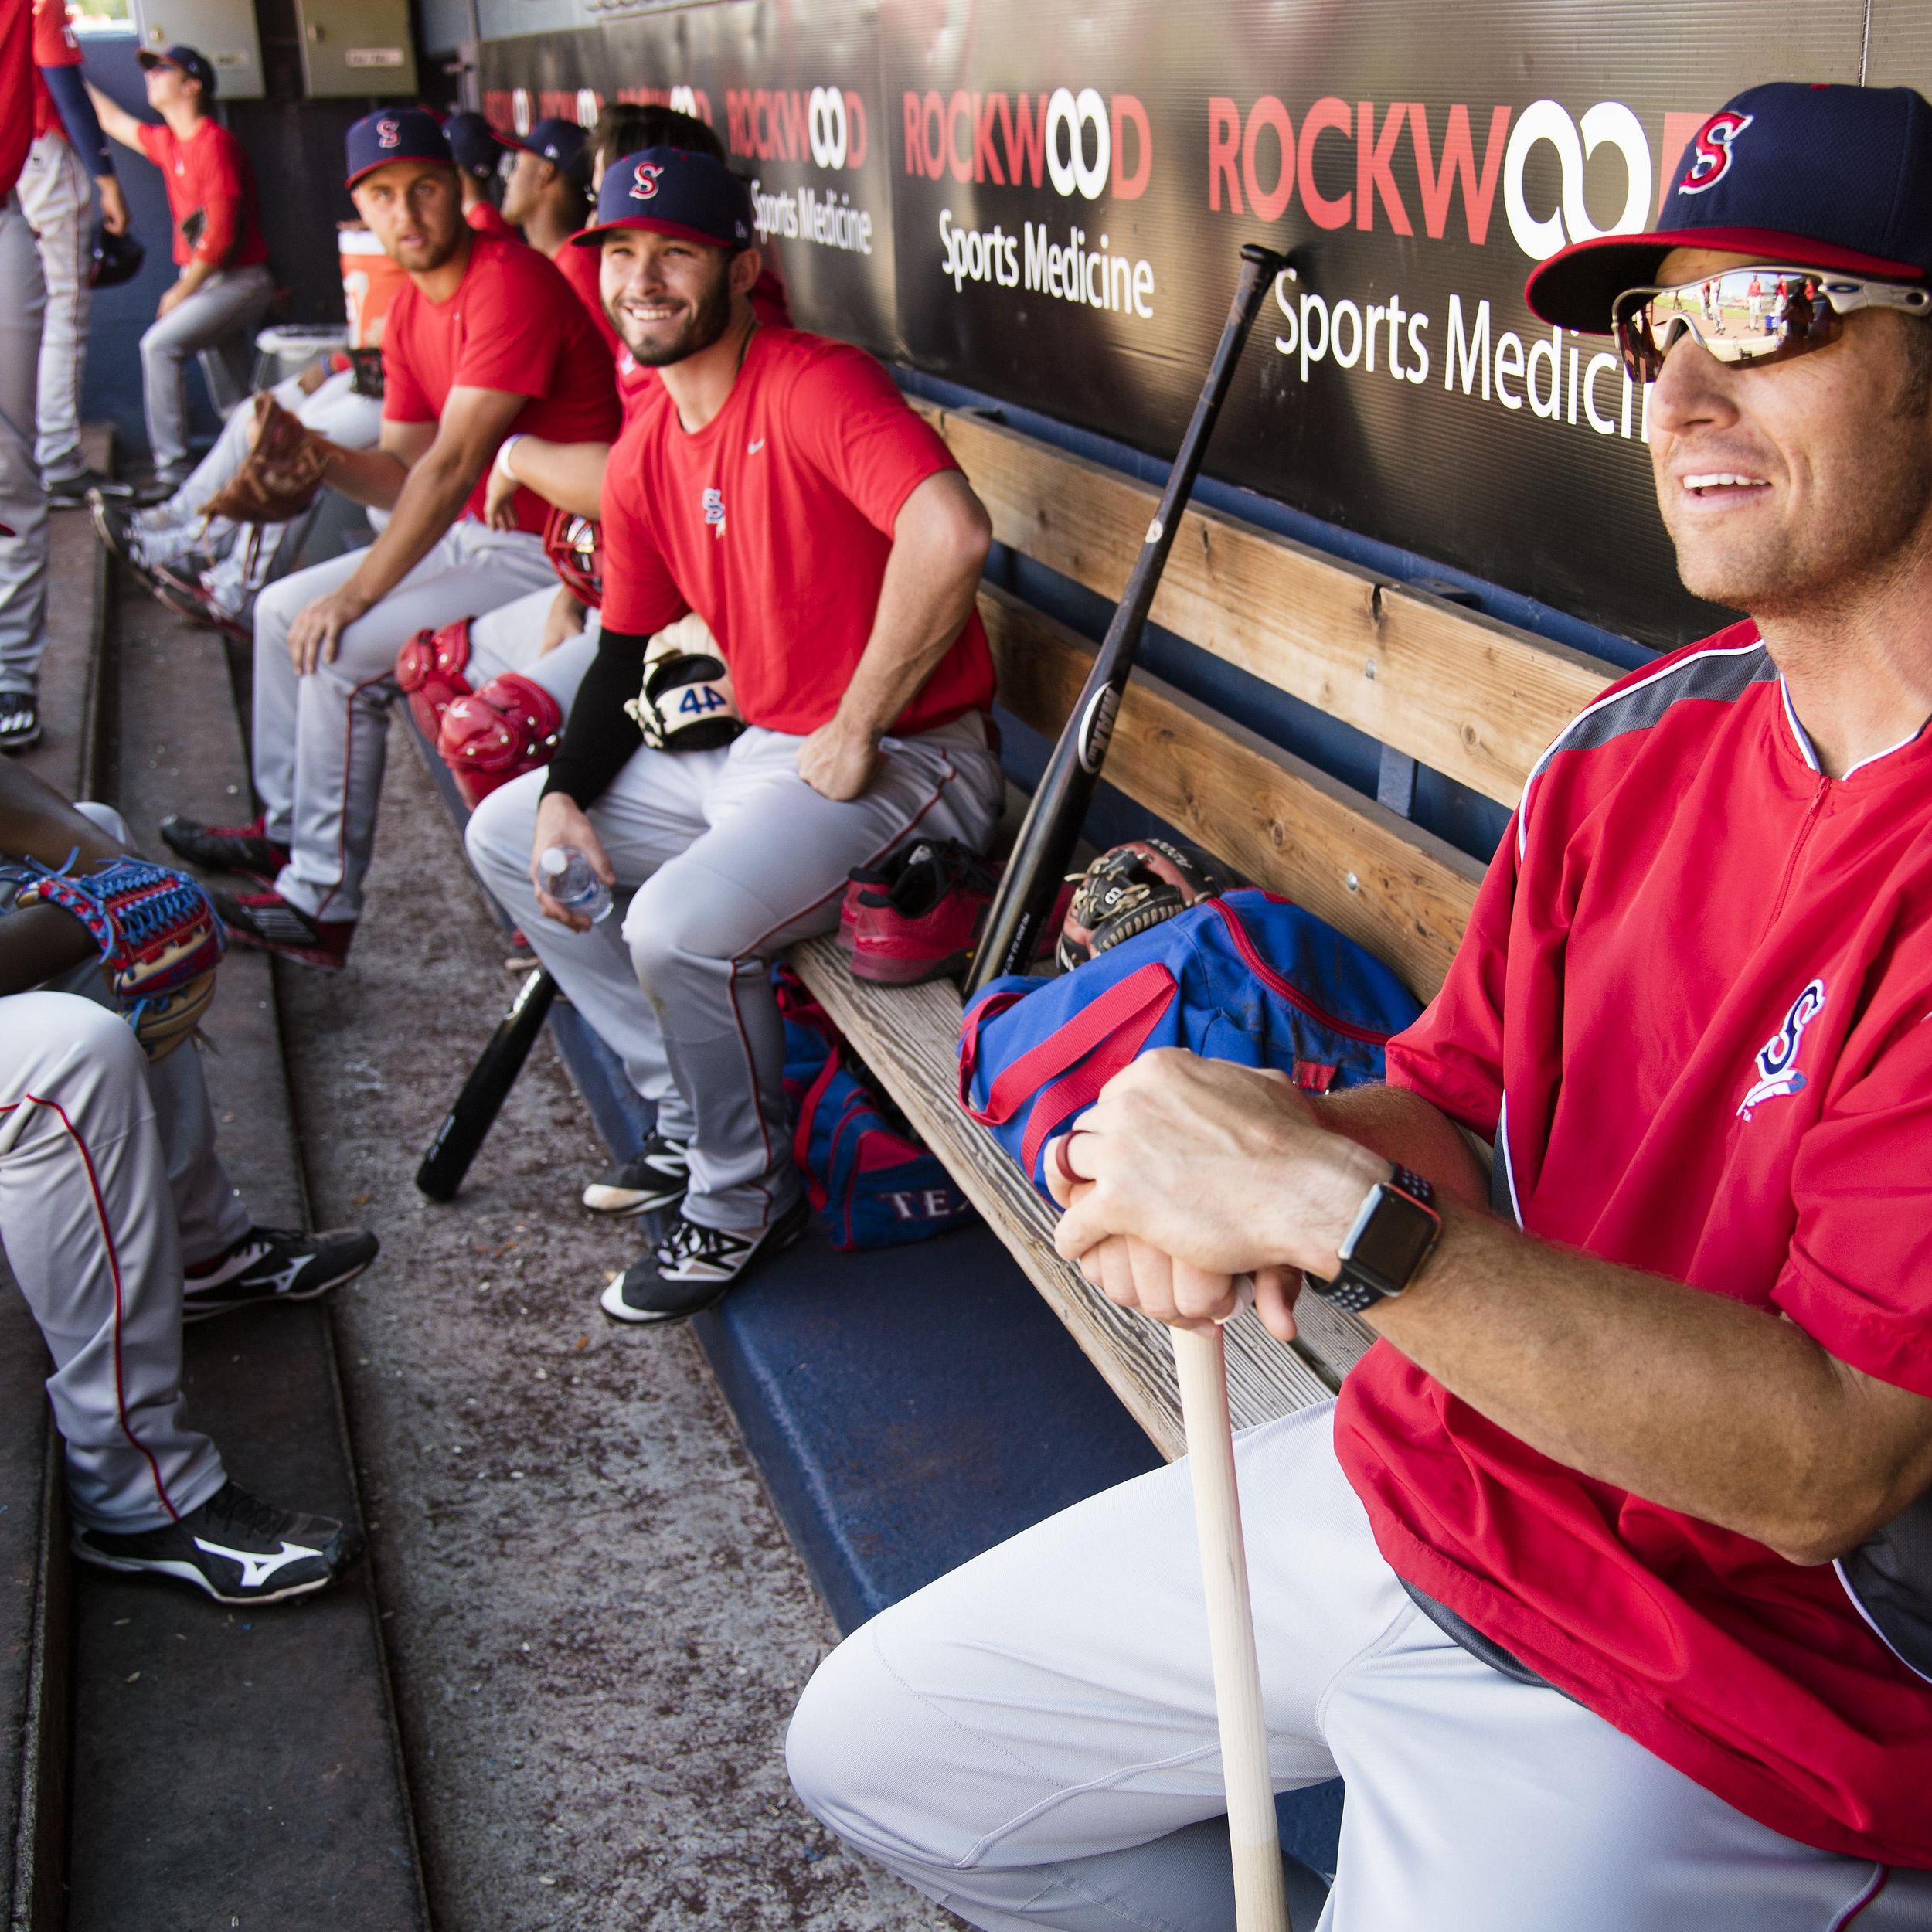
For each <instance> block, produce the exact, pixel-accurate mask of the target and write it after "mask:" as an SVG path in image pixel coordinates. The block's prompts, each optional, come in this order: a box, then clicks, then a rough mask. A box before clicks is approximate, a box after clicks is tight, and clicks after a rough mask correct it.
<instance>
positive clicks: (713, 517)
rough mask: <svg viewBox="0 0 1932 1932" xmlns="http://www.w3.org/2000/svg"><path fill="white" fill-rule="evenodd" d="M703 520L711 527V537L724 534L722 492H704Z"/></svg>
mask: <svg viewBox="0 0 1932 1932" xmlns="http://www.w3.org/2000/svg"><path fill="white" fill-rule="evenodd" d="M704 520H705V521H706V522H707V523H708V524H709V525H710V526H711V534H712V535H713V536H723V535H724V533H725V512H724V492H723V490H706V492H705V493H704Z"/></svg>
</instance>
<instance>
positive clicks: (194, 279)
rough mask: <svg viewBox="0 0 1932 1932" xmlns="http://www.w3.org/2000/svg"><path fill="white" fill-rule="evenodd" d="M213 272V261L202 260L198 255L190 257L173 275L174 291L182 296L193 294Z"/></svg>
mask: <svg viewBox="0 0 1932 1932" xmlns="http://www.w3.org/2000/svg"><path fill="white" fill-rule="evenodd" d="M214 272H215V264H214V263H213V262H209V261H203V260H202V258H201V257H199V255H196V256H192V257H189V260H187V261H185V262H184V263H183V264H182V269H181V273H180V274H179V275H177V276H176V277H175V294H177V295H178V296H179V297H182V298H186V297H188V296H189V295H192V294H194V292H195V291H196V289H198V288H199V287H201V286H202V284H204V283H205V282H206V281H207V280H208V278H209V276H211V275H212V274H214Z"/></svg>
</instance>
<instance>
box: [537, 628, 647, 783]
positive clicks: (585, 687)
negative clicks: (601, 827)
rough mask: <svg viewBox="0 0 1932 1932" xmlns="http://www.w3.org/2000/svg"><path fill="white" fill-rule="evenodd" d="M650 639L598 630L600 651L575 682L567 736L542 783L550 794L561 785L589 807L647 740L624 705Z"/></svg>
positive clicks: (634, 691)
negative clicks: (579, 680)
mask: <svg viewBox="0 0 1932 1932" xmlns="http://www.w3.org/2000/svg"><path fill="white" fill-rule="evenodd" d="M650 641H651V640H650V639H649V638H648V637H642V636H639V635H637V634H634V633H633V632H631V631H610V630H607V631H604V632H603V633H602V634H600V636H599V638H598V639H597V655H596V656H595V657H594V658H592V659H591V661H590V669H589V670H588V671H587V672H585V673H584V674H583V683H581V684H580V685H578V686H577V697H576V699H575V701H574V702H573V703H572V705H571V706H570V717H569V719H567V720H566V723H565V724H564V727H563V743H562V744H560V746H558V747H557V754H556V757H554V758H553V759H552V760H550V775H549V777H548V778H546V780H545V781H544V783H543V794H544V796H545V797H546V798H548V797H549V794H551V793H552V792H553V791H560V792H563V794H566V796H567V797H569V798H574V799H575V800H576V801H577V803H578V804H580V805H582V806H583V807H584V808H586V809H588V808H590V806H591V805H593V804H595V803H596V802H597V800H598V799H600V798H602V797H603V796H604V792H605V790H606V789H607V787H608V786H609V784H610V783H611V780H612V779H613V778H614V777H616V776H617V774H618V773H619V772H620V771H621V770H623V769H624V765H625V764H626V763H627V761H628V760H629V758H630V756H631V753H632V752H634V751H635V750H637V748H638V746H639V745H641V744H642V743H644V734H643V733H642V732H641V731H640V730H638V727H637V725H636V724H635V723H634V721H633V720H632V719H631V714H630V713H628V711H626V710H625V709H624V703H625V702H626V700H627V699H631V698H634V697H635V696H637V695H638V688H639V686H640V685H642V683H643V682H644V653H645V646H646V645H648V644H649V643H650Z"/></svg>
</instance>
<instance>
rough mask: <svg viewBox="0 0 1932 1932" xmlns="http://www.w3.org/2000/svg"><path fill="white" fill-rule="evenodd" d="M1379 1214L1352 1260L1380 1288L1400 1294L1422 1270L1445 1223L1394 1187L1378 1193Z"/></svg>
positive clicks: (1360, 1238) (1363, 1234)
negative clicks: (1438, 1231) (1415, 1274)
mask: <svg viewBox="0 0 1932 1932" xmlns="http://www.w3.org/2000/svg"><path fill="white" fill-rule="evenodd" d="M1378 1192H1379V1196H1380V1199H1379V1200H1378V1201H1377V1202H1376V1208H1375V1212H1374V1213H1372V1214H1371V1215H1370V1216H1369V1217H1368V1220H1367V1223H1366V1225H1365V1226H1363V1227H1362V1230H1361V1232H1360V1233H1358V1234H1357V1235H1356V1236H1355V1246H1354V1250H1353V1251H1352V1253H1350V1255H1349V1260H1350V1262H1351V1263H1352V1264H1353V1265H1354V1266H1355V1267H1358V1268H1359V1269H1360V1270H1362V1273H1363V1274H1366V1275H1369V1276H1372V1277H1374V1279H1375V1280H1376V1282H1377V1283H1378V1284H1384V1283H1386V1284H1387V1287H1388V1288H1389V1291H1391V1292H1393V1293H1395V1294H1400V1293H1401V1291H1402V1290H1403V1288H1405V1287H1406V1286H1407V1285H1408V1284H1409V1279H1410V1276H1412V1275H1413V1274H1414V1273H1415V1271H1416V1270H1417V1268H1419V1267H1421V1265H1422V1262H1423V1257H1424V1256H1425V1255H1427V1253H1428V1252H1429V1247H1430V1243H1431V1242H1433V1241H1434V1240H1435V1238H1436V1233H1437V1229H1438V1228H1439V1227H1440V1226H1441V1223H1440V1222H1439V1221H1438V1220H1437V1219H1436V1217H1435V1216H1434V1214H1432V1213H1430V1211H1429V1209H1427V1208H1426V1207H1423V1206H1421V1205H1420V1203H1419V1202H1415V1201H1412V1200H1410V1198H1409V1197H1408V1196H1407V1195H1406V1194H1403V1193H1401V1192H1398V1191H1397V1190H1396V1189H1394V1188H1392V1187H1387V1186H1384V1187H1383V1188H1381V1189H1379V1190H1378Z"/></svg>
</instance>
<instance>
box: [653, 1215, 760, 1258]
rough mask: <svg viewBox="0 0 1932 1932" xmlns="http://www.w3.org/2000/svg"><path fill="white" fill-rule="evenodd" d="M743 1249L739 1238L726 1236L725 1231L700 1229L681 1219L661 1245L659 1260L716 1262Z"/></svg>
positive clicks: (672, 1226) (680, 1216) (674, 1224)
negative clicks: (738, 1249) (737, 1249)
mask: <svg viewBox="0 0 1932 1932" xmlns="http://www.w3.org/2000/svg"><path fill="white" fill-rule="evenodd" d="M743 1245H744V1242H743V1236H740V1235H736V1234H727V1233H726V1232H725V1231H724V1230H723V1228H707V1227H701V1226H699V1224H698V1223H696V1221H691V1220H687V1219H685V1217H684V1216H682V1215H679V1216H678V1218H677V1219H676V1220H675V1221H674V1222H672V1224H671V1232H670V1233H668V1234H667V1235H666V1236H665V1238H664V1239H663V1240H662V1241H660V1242H659V1243H658V1260H659V1261H660V1262H664V1261H692V1260H696V1261H716V1260H720V1259H722V1258H723V1257H725V1256H726V1255H728V1254H730V1253H731V1252H732V1250H733V1249H734V1248H736V1247H743Z"/></svg>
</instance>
